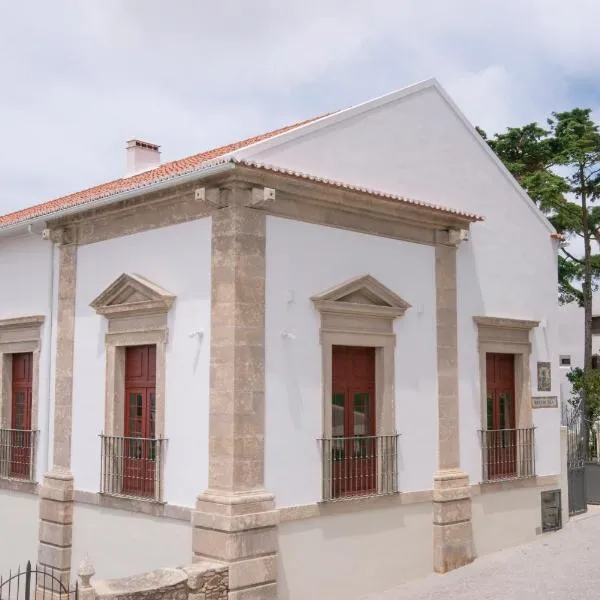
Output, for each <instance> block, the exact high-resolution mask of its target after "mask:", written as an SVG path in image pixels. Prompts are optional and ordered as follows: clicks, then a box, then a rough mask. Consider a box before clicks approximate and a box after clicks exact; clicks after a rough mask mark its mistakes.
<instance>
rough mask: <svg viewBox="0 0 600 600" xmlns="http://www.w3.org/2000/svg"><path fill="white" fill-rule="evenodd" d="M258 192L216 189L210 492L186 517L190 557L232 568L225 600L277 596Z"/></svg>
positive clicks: (262, 233) (236, 187) (263, 224)
mask: <svg viewBox="0 0 600 600" xmlns="http://www.w3.org/2000/svg"><path fill="white" fill-rule="evenodd" d="M259 192H260V191H259ZM259 192H258V193H257V191H256V190H251V189H249V188H244V187H243V186H241V185H238V184H236V185H232V186H231V187H229V188H228V189H224V190H220V192H219V201H218V202H217V203H215V205H216V206H218V207H219V208H218V209H217V210H216V211H215V212H214V213H213V217H212V218H213V226H212V294H211V363H210V416H209V428H210V432H209V489H208V490H206V491H205V492H204V493H203V494H201V495H200V496H199V497H198V501H197V504H196V509H195V511H194V514H193V516H192V522H193V527H194V531H193V554H194V560H204V559H209V560H217V561H220V562H223V563H226V564H228V565H229V589H230V593H229V598H230V600H245V599H247V600H250V599H254V598H261V599H264V600H268V599H269V598H276V597H277V584H276V553H277V522H278V513H277V511H276V510H275V502H274V498H273V496H272V495H271V494H268V493H267V492H266V491H265V489H264V427H265V424H264V421H265V396H264V379H265V344H264V339H265V236H266V234H265V227H266V222H265V214H264V212H262V211H261V210H260V206H262V205H263V198H264V196H263V195H261V194H260V193H259ZM213 196H214V194H213V193H211V194H209V195H208V197H209V198H213ZM213 199H214V198H213ZM257 199H258V200H260V202H259V201H258V200H257Z"/></svg>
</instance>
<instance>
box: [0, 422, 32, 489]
mask: <svg viewBox="0 0 600 600" xmlns="http://www.w3.org/2000/svg"><path fill="white" fill-rule="evenodd" d="M37 436H38V432H37V430H33V429H0V477H1V478H3V479H20V480H22V481H35V457H36V449H37Z"/></svg>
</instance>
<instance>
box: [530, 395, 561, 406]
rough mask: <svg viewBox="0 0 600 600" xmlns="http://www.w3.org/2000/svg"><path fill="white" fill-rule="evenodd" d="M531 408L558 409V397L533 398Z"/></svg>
mask: <svg viewBox="0 0 600 600" xmlns="http://www.w3.org/2000/svg"><path fill="white" fill-rule="evenodd" d="M531 408H558V396H532V397H531Z"/></svg>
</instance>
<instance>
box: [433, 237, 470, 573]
mask: <svg viewBox="0 0 600 600" xmlns="http://www.w3.org/2000/svg"><path fill="white" fill-rule="evenodd" d="M440 237H441V236H440ZM457 243H458V239H457V236H456V235H455V232H452V231H451V232H449V234H448V237H447V238H446V237H445V236H444V237H441V239H440V240H439V243H438V244H437V246H436V250H435V277H436V312H437V359H438V360H437V363H438V452H439V455H438V471H437V472H436V473H435V475H434V479H433V544H434V553H433V555H434V559H433V563H434V565H433V566H434V570H435V571H436V572H438V573H444V572H446V571H449V570H451V569H455V568H457V567H461V566H463V565H466V564H468V563H470V562H471V561H472V560H473V558H474V555H473V532H472V527H471V495H470V488H469V477H468V475H467V474H466V473H464V472H463V471H461V470H460V447H459V433H460V432H459V410H458V408H459V401H458V342H457V285H456V246H457Z"/></svg>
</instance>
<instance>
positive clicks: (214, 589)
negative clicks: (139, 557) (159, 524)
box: [82, 561, 229, 600]
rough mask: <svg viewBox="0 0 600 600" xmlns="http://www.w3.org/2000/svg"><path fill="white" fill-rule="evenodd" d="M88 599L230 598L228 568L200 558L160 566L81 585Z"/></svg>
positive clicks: (219, 599) (171, 599) (224, 599)
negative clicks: (89, 585) (86, 586)
mask: <svg viewBox="0 0 600 600" xmlns="http://www.w3.org/2000/svg"><path fill="white" fill-rule="evenodd" d="M82 592H83V594H82V596H84V597H85V600H94V599H98V600H227V599H228V597H229V573H228V568H227V566H225V565H222V564H220V563H214V562H208V561H199V562H196V563H195V564H193V565H190V566H188V567H181V568H173V569H158V570H157V571H152V572H151V573H145V574H143V575H134V576H133V577H125V578H123V579H108V580H105V581H97V582H94V584H93V585H92V588H91V590H89V591H87V592H86V590H85V589H84V588H82Z"/></svg>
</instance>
